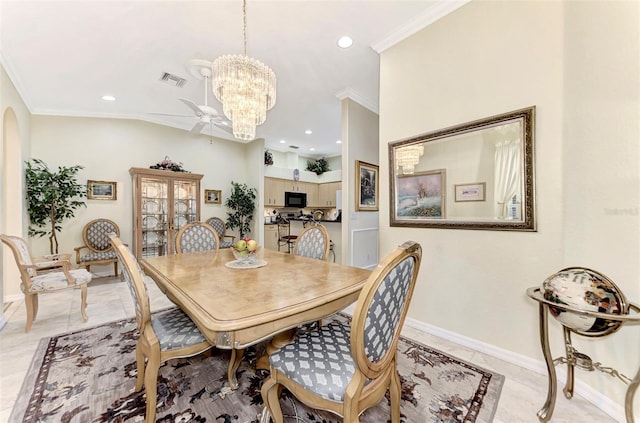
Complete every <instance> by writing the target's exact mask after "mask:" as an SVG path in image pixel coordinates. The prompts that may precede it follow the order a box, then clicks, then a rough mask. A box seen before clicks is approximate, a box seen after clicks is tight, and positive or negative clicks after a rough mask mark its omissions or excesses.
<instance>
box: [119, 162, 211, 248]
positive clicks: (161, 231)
mask: <svg viewBox="0 0 640 423" xmlns="http://www.w3.org/2000/svg"><path fill="white" fill-rule="evenodd" d="M129 173H130V174H131V177H132V185H133V204H134V206H133V248H132V250H134V251H135V255H136V258H138V259H142V258H144V257H153V256H164V255H167V254H175V240H176V235H177V234H178V231H179V230H180V228H182V227H183V226H184V225H186V224H187V223H190V222H197V221H198V220H199V219H200V180H201V179H202V177H203V175H200V174H195V173H184V172H172V171H166V170H157V169H144V168H137V167H132V168H131V169H129Z"/></svg>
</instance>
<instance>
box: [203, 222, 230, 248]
mask: <svg viewBox="0 0 640 423" xmlns="http://www.w3.org/2000/svg"><path fill="white" fill-rule="evenodd" d="M206 223H208V224H209V225H211V226H212V227H213V229H215V231H216V232H217V234H218V238H220V248H230V247H231V246H232V245H233V242H234V241H235V239H236V237H235V236H233V235H227V234H226V232H227V225H226V224H225V223H224V221H223V220H222V219H220V218H219V217H210V218H209V219H207V221H206ZM225 238H230V239H231V241H225V240H224V239H225Z"/></svg>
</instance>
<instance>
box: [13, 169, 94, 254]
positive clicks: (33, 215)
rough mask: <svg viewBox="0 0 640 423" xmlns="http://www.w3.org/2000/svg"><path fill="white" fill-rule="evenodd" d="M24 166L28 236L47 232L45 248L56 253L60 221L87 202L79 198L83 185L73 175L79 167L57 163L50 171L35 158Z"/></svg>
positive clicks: (41, 235) (82, 193) (43, 234)
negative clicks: (55, 167)
mask: <svg viewBox="0 0 640 423" xmlns="http://www.w3.org/2000/svg"><path fill="white" fill-rule="evenodd" d="M25 163H26V165H27V169H26V171H25V173H26V181H27V213H28V214H29V221H30V223H31V224H30V226H29V236H39V237H43V236H45V235H49V251H50V253H51V254H58V238H57V236H56V234H57V233H58V232H60V231H62V226H61V223H62V222H64V221H65V220H66V219H70V218H72V217H73V216H74V211H75V210H76V209H77V208H78V207H86V206H87V205H86V204H85V202H84V201H83V200H81V198H83V197H85V196H86V188H85V187H84V185H80V184H79V183H78V181H77V179H76V176H77V174H78V172H79V171H80V169H82V168H83V167H82V166H71V167H66V166H59V167H58V171H57V172H53V171H51V170H50V169H49V167H47V165H46V164H45V163H44V162H43V161H42V160H39V159H32V160H31V161H27V162H25Z"/></svg>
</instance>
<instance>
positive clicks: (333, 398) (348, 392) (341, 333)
mask: <svg viewBox="0 0 640 423" xmlns="http://www.w3.org/2000/svg"><path fill="white" fill-rule="evenodd" d="M421 259H422V248H421V247H420V245H419V244H417V243H415V242H412V241H408V242H405V243H404V244H402V245H401V246H400V247H398V248H397V249H396V250H395V251H393V252H392V253H391V254H389V255H388V256H387V257H386V258H385V259H384V260H383V261H382V263H380V264H379V265H378V267H377V268H376V269H375V270H374V271H373V272H372V273H371V275H370V276H369V278H368V280H367V282H366V284H365V286H364V287H363V288H362V291H361V292H360V296H359V297H358V302H357V303H356V307H355V312H354V315H353V319H352V321H351V323H350V324H348V323H341V322H338V321H334V322H331V323H330V324H328V325H326V326H323V327H322V328H320V329H319V330H314V331H309V332H306V333H305V332H302V333H301V334H300V335H299V336H298V337H297V338H296V339H295V340H294V341H293V342H291V343H289V344H287V345H285V346H284V347H282V348H280V349H278V350H276V351H275V352H272V353H271V354H270V356H269V364H270V370H271V373H270V375H269V377H268V379H266V380H265V381H264V383H263V385H262V391H261V392H262V400H263V401H264V404H265V406H266V409H265V413H270V414H271V418H272V419H273V421H274V422H276V423H282V422H283V415H282V409H281V408H280V401H279V394H280V392H281V391H282V388H283V387H284V388H286V389H287V390H289V392H290V393H291V394H293V395H294V396H295V397H296V398H297V399H298V400H300V401H301V402H303V403H304V404H307V405H308V406H309V407H312V408H316V409H322V410H328V411H331V412H333V413H335V414H337V415H339V416H342V418H343V421H344V422H345V423H352V422H358V421H359V419H358V416H359V415H360V414H361V413H362V412H363V411H364V410H366V409H367V408H369V407H372V406H374V405H376V404H377V403H378V402H380V400H382V399H383V398H385V394H386V391H387V389H389V393H390V395H389V397H390V400H391V406H390V408H391V410H390V412H391V422H392V423H399V422H400V398H401V394H402V393H401V386H400V377H399V375H398V370H397V364H396V354H397V344H398V339H399V337H400V330H401V328H402V325H403V323H404V319H405V317H406V314H407V309H408V308H409V303H410V301H411V296H412V295H413V289H414V287H415V283H416V278H417V276H418V269H419V268H420V261H421ZM310 351H313V354H312V355H311V354H310V353H309V352H310ZM262 421H263V422H266V421H268V420H267V418H265V416H263V419H262Z"/></svg>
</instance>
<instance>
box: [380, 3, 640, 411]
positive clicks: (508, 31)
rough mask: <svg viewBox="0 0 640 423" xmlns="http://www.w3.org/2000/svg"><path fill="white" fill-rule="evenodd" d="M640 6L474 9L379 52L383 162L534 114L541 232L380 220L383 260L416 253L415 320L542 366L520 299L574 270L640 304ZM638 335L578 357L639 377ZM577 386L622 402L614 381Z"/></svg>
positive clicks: (590, 346)
mask: <svg viewBox="0 0 640 423" xmlns="http://www.w3.org/2000/svg"><path fill="white" fill-rule="evenodd" d="M639 4H640V3H638V2H567V3H563V2H544V1H523V2H506V1H503V2H495V1H473V2H470V3H468V4H467V5H465V6H463V7H462V8H460V9H458V10H457V11H455V12H454V13H452V14H450V15H448V16H446V17H445V18H443V19H442V20H440V21H438V22H436V23H435V24H433V25H431V26H430V27H428V28H426V29H424V30H423V31H421V32H419V33H417V34H415V35H414V36H412V37H410V38H409V39H407V40H405V41H403V42H402V43H399V44H398V45H396V46H394V47H392V48H390V49H389V50H387V51H385V52H383V53H382V55H381V81H380V157H381V159H380V162H381V163H386V162H387V160H388V154H387V143H388V142H390V141H394V140H398V139H403V138H407V137H411V136H415V135H417V134H421V133H425V132H429V131H433V130H436V129H440V128H445V127H449V126H452V125H455V124H459V123H463V122H468V121H472V120H475V119H479V118H483V117H487V116H491V115H494V114H498V113H503V112H507V111H510V110H515V109H519V108H522V107H528V106H532V105H535V106H536V107H537V116H536V149H535V156H536V157H535V160H536V172H537V173H536V177H535V179H536V197H537V207H536V208H537V219H538V231H537V232H535V233H527V232H497V231H470V230H447V229H407V228H390V227H389V217H388V213H384V212H383V213H381V214H380V227H381V237H380V243H381V252H382V255H384V254H386V253H388V252H389V251H390V250H391V249H392V248H393V247H394V246H395V245H398V244H400V243H401V242H403V241H405V240H407V239H414V240H415V241H418V242H420V243H421V244H422V246H423V248H424V258H423V263H422V268H421V274H420V278H419V283H418V286H417V287H416V291H415V294H414V299H413V303H412V307H411V310H410V316H409V317H410V318H413V319H416V320H418V321H420V322H424V323H426V324H431V325H434V326H436V327H439V328H442V329H445V330H447V331H451V332H454V333H457V334H461V335H463V336H466V337H469V338H471V339H475V340H477V341H478V342H480V343H486V344H490V345H493V346H496V347H498V348H501V349H503V350H506V351H510V352H513V353H515V354H519V355H521V356H524V357H530V358H532V359H535V360H542V355H541V352H540V346H539V343H538V337H537V334H538V324H537V304H535V303H534V302H533V301H531V300H529V299H528V298H527V297H526V295H525V290H526V289H527V288H528V287H531V286H536V285H540V284H541V282H542V281H543V280H544V279H545V278H546V277H547V276H549V275H550V274H552V273H554V272H556V271H558V270H559V269H561V268H563V267H566V266H569V265H581V266H587V267H592V268H595V269H596V270H599V271H601V272H603V273H605V274H607V275H609V276H610V277H611V278H613V279H614V280H615V281H616V282H617V283H618V284H619V286H620V287H621V288H622V290H623V291H625V292H626V293H627V295H628V296H629V297H630V298H632V299H634V300H635V301H636V302H638V301H640V282H639V281H640V268H639V265H638V257H640V248H639V242H638V241H639V236H640V235H639V234H640V230H639V219H640V216H639V213H638V186H639V178H638V175H639V167H640V160H639V156H638V139H639V133H638V110H639V108H638V105H639V101H638V85H639V82H640V81H639V78H640V72H639V71H638V52H639V51H640V50H639V48H638V47H639V45H638V43H639V39H640V37H638V27H639V26H638V18H639V10H638V7H639V6H638V5H639ZM623 46H624V47H623ZM381 174H382V175H381V182H382V183H383V188H382V189H381V192H388V189H389V181H388V167H387V166H385V167H383V168H382V169H381ZM388 208H389V198H388V196H384V195H383V196H382V197H381V210H388ZM617 210H620V213H623V214H621V215H618V214H615V215H614V213H617ZM552 326H553V329H554V332H553V338H554V354H556V355H557V354H559V353H560V352H561V350H560V349H558V348H557V347H558V346H560V345H561V342H560V341H561V339H560V332H559V331H558V325H557V324H556V323H555V322H553V324H552ZM637 332H640V331H638V330H637V327H635V328H623V330H622V331H621V332H620V333H618V334H616V335H613V336H612V337H610V338H611V339H609V340H608V341H603V340H596V341H594V340H586V341H585V340H583V339H580V340H578V341H577V342H576V344H578V346H579V348H581V349H584V350H585V351H586V352H588V353H591V352H593V357H594V358H597V360H599V361H601V362H603V363H606V365H612V366H617V367H618V368H619V369H620V370H622V371H623V373H625V374H627V375H630V376H633V374H634V373H635V371H636V369H637V368H638V365H640V363H639V360H640V352H639V346H640V341H639V340H640V337H639V336H637V335H638V333H637ZM616 345H617V346H621V345H624V346H625V347H624V348H614V349H612V347H615V346H616ZM583 373H584V372H583ZM578 379H583V380H587V382H588V383H589V384H590V385H591V386H592V387H594V388H595V389H597V390H599V391H603V392H604V393H605V394H606V395H607V396H608V397H610V398H611V399H612V400H613V401H615V402H616V403H618V404H622V403H623V398H624V394H623V392H624V385H623V384H622V383H619V382H617V381H615V379H613V378H611V377H610V376H604V375H602V374H596V373H590V374H587V375H584V374H578ZM543 401H544V399H543V398H540V405H542V402H543ZM637 402H638V401H636V403H637ZM636 407H637V406H636ZM533 418H535V417H533Z"/></svg>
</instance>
